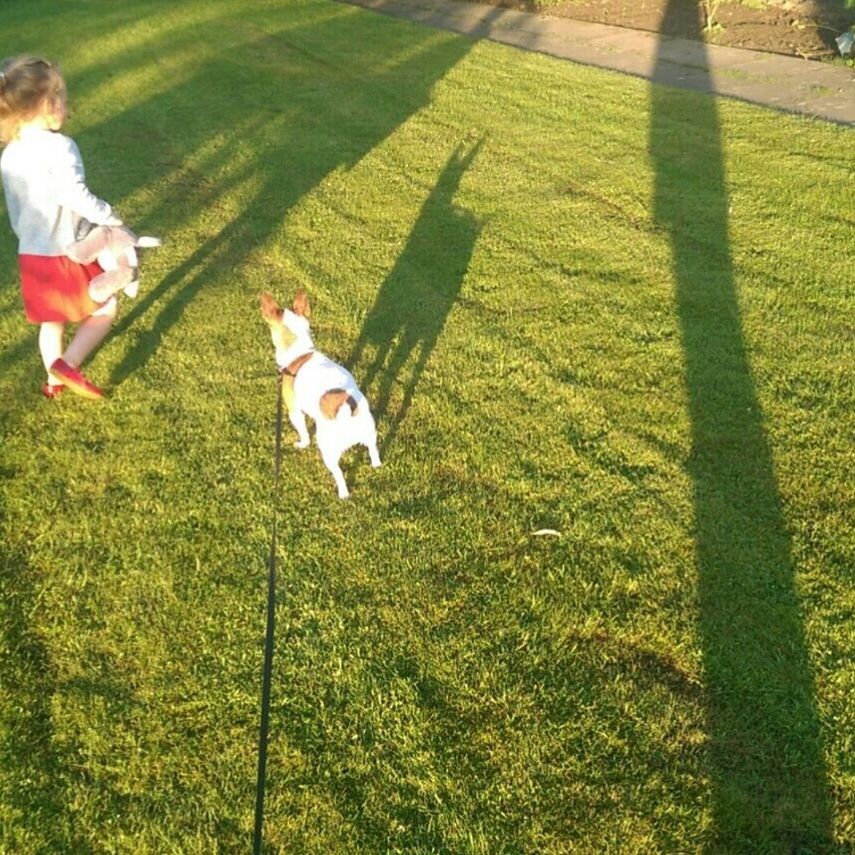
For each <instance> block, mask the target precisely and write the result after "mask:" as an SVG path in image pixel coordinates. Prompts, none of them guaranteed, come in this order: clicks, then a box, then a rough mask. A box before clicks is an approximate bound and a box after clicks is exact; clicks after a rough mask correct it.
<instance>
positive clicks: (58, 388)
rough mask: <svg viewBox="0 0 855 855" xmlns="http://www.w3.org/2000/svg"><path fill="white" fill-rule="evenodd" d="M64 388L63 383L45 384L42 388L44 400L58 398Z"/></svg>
mask: <svg viewBox="0 0 855 855" xmlns="http://www.w3.org/2000/svg"><path fill="white" fill-rule="evenodd" d="M64 388H65V383H45V385H44V386H42V395H44V396H45V398H58V397H59V396H60V395H61V394H62V390H63V389H64Z"/></svg>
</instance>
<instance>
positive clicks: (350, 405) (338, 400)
mask: <svg viewBox="0 0 855 855" xmlns="http://www.w3.org/2000/svg"><path fill="white" fill-rule="evenodd" d="M345 404H347V409H345V406H344V405H345ZM357 407H358V403H357V401H356V399H355V398H354V397H353V395H351V394H350V392H346V391H345V390H344V389H330V390H329V392H324V394H323V395H321V415H322V416H323V417H324V418H325V419H342V418H345V419H349V418H350V417H351V416H355V415H356V408H357Z"/></svg>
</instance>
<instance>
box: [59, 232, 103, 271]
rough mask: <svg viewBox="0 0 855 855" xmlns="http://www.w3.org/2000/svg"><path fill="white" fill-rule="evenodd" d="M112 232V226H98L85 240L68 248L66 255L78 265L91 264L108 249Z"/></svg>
mask: <svg viewBox="0 0 855 855" xmlns="http://www.w3.org/2000/svg"><path fill="white" fill-rule="evenodd" d="M111 232H112V229H111V228H110V226H96V227H95V228H94V229H92V231H91V232H89V234H88V235H86V237H85V238H83V239H82V240H79V241H76V242H75V243H73V244H71V245H70V246H68V247H66V250H65V254H66V255H67V256H68V257H69V258H70V259H71V260H72V261H76V262H77V263H78V264H89V263H91V262H93V261H95V259H96V258H97V257H98V253H100V252H102V251H103V250H105V249H106V248H107V246H108V244H109V243H110V237H111Z"/></svg>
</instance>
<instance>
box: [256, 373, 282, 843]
mask: <svg viewBox="0 0 855 855" xmlns="http://www.w3.org/2000/svg"><path fill="white" fill-rule="evenodd" d="M281 467H282V372H279V376H278V379H277V381H276V449H275V452H274V457H273V526H272V533H271V538H270V568H269V573H268V576H267V635H266V636H265V639H264V671H263V674H262V678H261V727H260V730H259V736H258V780H257V782H256V787H255V837H254V840H253V845H252V852H253V855H261V838H262V828H263V826H264V785H265V781H266V777H267V774H266V773H267V735H268V731H269V725H270V681H271V674H272V671H273V630H274V626H275V617H276V520H277V517H278V514H277V508H278V504H279V471H280V469H281Z"/></svg>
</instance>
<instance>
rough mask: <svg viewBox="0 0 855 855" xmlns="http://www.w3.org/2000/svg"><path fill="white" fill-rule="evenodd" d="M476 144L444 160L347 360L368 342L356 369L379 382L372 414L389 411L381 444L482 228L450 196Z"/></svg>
mask: <svg viewBox="0 0 855 855" xmlns="http://www.w3.org/2000/svg"><path fill="white" fill-rule="evenodd" d="M482 143H483V140H482V141H480V142H478V143H477V144H476V145H475V146H473V147H472V148H471V149H470V150H469V151H468V152H467V151H465V149H464V147H463V146H458V147H457V149H456V150H455V151H454V152H453V153H452V155H451V157H450V158H449V159H448V162H447V163H446V165H445V167H444V169H443V170H442V174H441V175H440V177H439V180H438V181H437V183H436V186H435V187H434V189H433V191H432V192H431V194H430V196H429V197H428V198H427V200H426V202H425V203H424V205H423V207H422V210H421V212H420V214H419V217H418V220H417V221H416V223H415V225H414V226H413V230H412V232H411V233H410V237H409V240H408V241H407V245H406V247H405V248H404V251H403V252H402V253H401V255H400V257H399V258H398V261H397V262H396V264H395V267H394V268H393V269H392V271H391V272H390V273H389V275H388V276H387V277H386V280H385V281H384V282H383V284H382V286H381V287H380V290H379V291H378V293H377V297H376V299H375V301H374V305H373V306H372V308H371V310H370V311H369V313H368V316H367V317H366V319H365V322H364V323H363V325H362V330H361V332H360V335H359V339H358V341H357V342H356V345H355V346H354V349H353V352H352V353H351V354H350V357H349V358H348V360H347V361H348V364H349V365H351V366H353V365H355V363H357V362H358V361H359V359H360V358H361V357H362V354H363V352H364V351H365V349H366V348H367V347H369V346H370V347H372V348H373V351H374V353H373V359H372V362H371V364H370V366H369V367H368V368H367V370H365V371H364V372H361V373H360V379H361V380H362V382H363V383H364V385H365V386H366V388H367V387H368V386H370V385H371V384H373V383H375V382H377V383H378V385H379V390H378V391H377V397H376V398H375V403H374V407H375V410H376V412H377V413H378V414H379V415H384V414H385V415H386V416H391V418H390V419H389V421H388V423H387V425H386V426H385V428H384V431H383V440H382V445H383V446H384V448H387V447H388V446H389V444H391V442H392V440H393V438H394V436H395V434H396V433H397V430H398V427H399V426H400V424H401V422H402V421H403V420H404V418H405V417H406V415H407V411H408V410H409V408H410V406H411V404H412V402H413V397H414V395H415V392H416V387H417V386H418V384H419V380H420V378H421V376H422V373H423V372H424V369H425V366H426V365H427V362H428V360H429V359H430V355H431V353H432V352H433V350H434V348H435V347H436V343H437V341H438V340H439V336H440V333H441V332H442V329H443V327H444V326H445V321H446V319H447V317H448V313H449V311H451V307H452V306H453V305H454V301H455V300H456V299H457V295H458V294H459V293H460V286H461V284H462V283H463V278H464V276H465V275H466V270H467V269H468V267H469V260H470V258H471V257H472V250H473V247H474V246H475V242H476V240H477V239H478V234H479V233H480V230H481V227H480V224H479V223H478V222H477V220H476V219H475V217H473V216H472V215H471V214H470V213H469V212H468V211H464V210H463V209H461V208H459V207H457V206H456V205H455V204H454V195H455V193H456V192H457V188H458V187H459V186H460V179H461V178H462V177H463V173H464V172H465V171H466V170H467V169H468V168H469V166H470V164H471V163H472V161H473V160H474V159H475V157H476V156H477V154H478V151H479V149H480V148H481V145H482ZM413 358H415V362H414V364H413V365H412V367H411V368H410V369H409V375H408V377H407V379H406V380H405V381H403V385H404V389H403V398H402V401H401V404H400V406H398V407H397V409H396V411H395V412H394V414H391V413H389V405H390V398H391V395H392V387H393V384H394V383H395V382H396V381H400V380H401V374H402V372H403V371H404V370H405V369H406V367H407V365H408V363H409V362H410V360H411V359H413ZM378 378H379V380H378Z"/></svg>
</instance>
